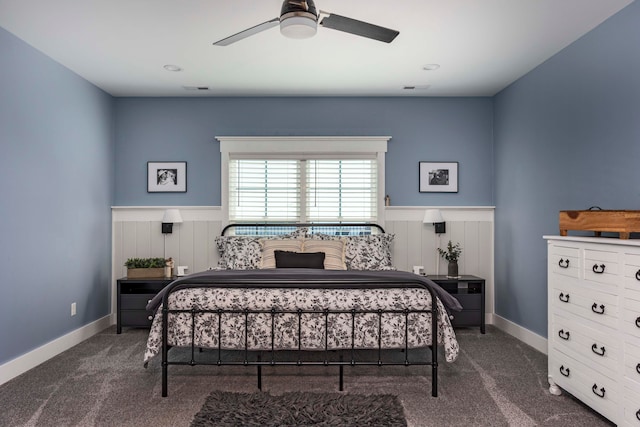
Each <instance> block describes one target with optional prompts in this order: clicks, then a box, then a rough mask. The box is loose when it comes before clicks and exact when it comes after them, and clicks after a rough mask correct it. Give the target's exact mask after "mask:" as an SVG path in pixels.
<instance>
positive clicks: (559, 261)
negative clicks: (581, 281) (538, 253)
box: [549, 245, 581, 279]
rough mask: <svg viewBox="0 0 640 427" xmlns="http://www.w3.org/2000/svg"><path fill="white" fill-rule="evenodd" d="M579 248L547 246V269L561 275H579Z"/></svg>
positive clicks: (577, 276)
mask: <svg viewBox="0 0 640 427" xmlns="http://www.w3.org/2000/svg"><path fill="white" fill-rule="evenodd" d="M580 265H581V264H580V249H579V248H576V247H571V246H557V245H553V246H551V247H550V248H549V271H551V272H553V273H555V274H560V275H562V276H568V277H575V278H576V279H577V278H579V277H580V270H581V267H580Z"/></svg>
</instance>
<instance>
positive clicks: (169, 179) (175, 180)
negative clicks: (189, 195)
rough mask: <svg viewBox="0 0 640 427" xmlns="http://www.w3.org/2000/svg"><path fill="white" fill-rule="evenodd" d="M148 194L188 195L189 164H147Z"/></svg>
mask: <svg viewBox="0 0 640 427" xmlns="http://www.w3.org/2000/svg"><path fill="white" fill-rule="evenodd" d="M147 192H148V193H186V192H187V162H147Z"/></svg>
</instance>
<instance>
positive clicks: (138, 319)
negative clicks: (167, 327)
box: [117, 277, 175, 333]
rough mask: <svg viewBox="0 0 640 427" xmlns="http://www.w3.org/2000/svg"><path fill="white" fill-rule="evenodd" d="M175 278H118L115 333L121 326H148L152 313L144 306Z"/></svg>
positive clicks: (120, 329) (119, 331)
mask: <svg viewBox="0 0 640 427" xmlns="http://www.w3.org/2000/svg"><path fill="white" fill-rule="evenodd" d="M174 279H175V278H161V279H128V278H126V277H123V278H122V279H119V280H118V308H117V333H121V332H122V327H123V326H133V327H139V328H150V327H151V321H152V320H153V317H152V313H151V312H150V311H147V309H146V306H147V304H148V303H149V301H151V300H152V299H153V297H154V296H155V295H156V294H157V293H158V292H160V291H161V290H162V288H164V287H165V286H167V285H168V284H169V283H171V282H172V281H173V280H174Z"/></svg>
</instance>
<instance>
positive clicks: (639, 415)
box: [636, 409, 640, 420]
mask: <svg viewBox="0 0 640 427" xmlns="http://www.w3.org/2000/svg"><path fill="white" fill-rule="evenodd" d="M636 418H637V419H638V420H640V409H638V412H636Z"/></svg>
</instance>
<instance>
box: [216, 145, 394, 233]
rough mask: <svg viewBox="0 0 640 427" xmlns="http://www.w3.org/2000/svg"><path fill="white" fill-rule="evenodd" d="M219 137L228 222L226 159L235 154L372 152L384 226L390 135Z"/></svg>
mask: <svg viewBox="0 0 640 427" xmlns="http://www.w3.org/2000/svg"><path fill="white" fill-rule="evenodd" d="M216 139H217V140H218V141H220V154H221V159H220V183H221V186H222V188H221V191H220V194H221V199H222V200H221V202H222V206H221V208H222V217H223V218H224V222H225V224H228V223H229V159H230V158H231V157H233V156H234V155H238V154H241V155H242V157H252V156H254V155H262V156H271V157H273V156H274V155H286V154H293V155H305V156H309V157H316V158H318V157H326V158H328V157H331V155H336V154H338V155H340V156H343V157H345V156H346V157H349V156H353V155H362V154H368V155H375V157H376V159H377V161H378V222H379V223H380V225H382V226H384V197H385V188H384V182H385V169H384V165H385V154H386V152H387V143H388V142H389V140H390V139H391V137H390V136H216Z"/></svg>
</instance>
